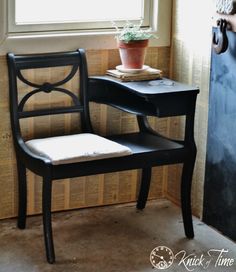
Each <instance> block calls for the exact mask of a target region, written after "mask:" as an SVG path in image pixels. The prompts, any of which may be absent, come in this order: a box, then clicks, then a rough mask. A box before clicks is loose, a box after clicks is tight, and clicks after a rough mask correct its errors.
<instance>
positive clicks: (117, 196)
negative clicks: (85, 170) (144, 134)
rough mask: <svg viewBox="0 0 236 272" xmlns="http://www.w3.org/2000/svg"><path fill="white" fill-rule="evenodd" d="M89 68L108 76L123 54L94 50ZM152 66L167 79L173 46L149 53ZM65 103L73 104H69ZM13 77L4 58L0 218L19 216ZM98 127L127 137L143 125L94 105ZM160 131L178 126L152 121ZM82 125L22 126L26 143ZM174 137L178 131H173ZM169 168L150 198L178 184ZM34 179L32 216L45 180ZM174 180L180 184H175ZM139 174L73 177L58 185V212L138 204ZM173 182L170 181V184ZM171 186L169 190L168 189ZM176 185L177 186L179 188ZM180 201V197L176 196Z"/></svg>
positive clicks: (55, 121) (60, 119)
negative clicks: (11, 99)
mask: <svg viewBox="0 0 236 272" xmlns="http://www.w3.org/2000/svg"><path fill="white" fill-rule="evenodd" d="M87 58H88V68H89V74H90V75H102V74H104V73H105V71H106V70H107V69H111V68H114V67H115V66H116V65H118V64H120V59H119V55H118V51H117V50H89V51H88V52H87ZM146 64H147V65H150V66H152V67H154V68H158V69H162V70H163V72H164V75H165V76H169V68H170V47H160V48H157V47H156V48H149V49H148V52H147V58H146ZM67 72H68V71H67V70H66V69H61V68H56V71H52V69H48V71H46V72H45V71H44V72H42V71H40V70H39V71H37V78H39V79H40V80H42V81H44V80H45V76H46V77H48V79H53V80H57V79H59V78H61V77H63V76H64V75H65V74H66V73H67ZM26 76H27V78H28V79H30V80H32V81H34V80H35V78H36V75H35V72H33V71H28V72H27V74H26ZM76 84H77V83H76V82H72V83H70V85H69V86H67V87H69V88H70V89H72V90H74V91H76V86H77V85H76ZM21 89H22V92H21V95H22V94H23V93H24V92H27V88H26V89H25V86H24V85H23V84H22V85H21ZM52 101H54V100H53V97H51V101H50V103H54V104H55V103H56V104H58V103H62V102H61V101H54V102H52ZM43 103H45V101H44V99H43V97H41V96H40V95H39V97H38V98H35V99H33V100H32V101H31V103H30V105H29V107H32V108H35V109H36V108H37V107H40V105H41V104H43ZM63 103H67V102H66V101H64V100H63ZM8 107H9V105H8V75H7V64H6V58H5V56H0V118H1V122H0V126H1V127H0V188H1V190H0V219H1V218H9V217H14V216H16V214H17V194H18V190H17V178H16V162H15V154H14V149H13V145H12V136H11V129H10V119H9V109H8ZM91 113H92V122H93V125H94V127H95V130H97V131H98V132H99V133H101V134H103V135H104V134H111V133H116V132H127V131H130V132H131V131H135V130H137V123H136V120H135V118H134V117H133V116H131V115H129V114H126V113H122V112H119V111H118V110H116V109H113V108H110V107H107V106H104V105H97V104H94V103H93V104H92V105H91ZM150 122H151V124H152V126H153V127H154V128H155V129H158V130H159V131H160V132H161V133H163V134H166V135H168V134H170V131H171V130H172V129H171V126H173V128H174V130H176V129H177V131H178V128H177V122H176V121H175V120H174V121H170V120H169V119H166V118H165V119H160V120H156V119H154V118H150ZM77 123H78V120H77V118H76V117H72V116H67V117H64V116H56V117H44V118H42V117H40V118H37V120H33V119H27V120H24V122H22V128H23V134H24V135H25V138H26V139H27V138H32V137H35V136H36V135H37V136H44V135H47V134H49V135H51V134H60V133H69V132H74V131H76V126H77ZM172 133H174V132H172ZM167 170H168V168H167V167H156V168H154V170H153V175H152V185H151V191H150V195H149V198H150V199H156V198H163V197H164V196H165V194H166V191H167V184H170V181H168V178H170V177H171V179H170V180H171V182H172V183H175V179H176V178H178V174H176V173H175V174H174V176H173V175H172V170H171V173H170V172H168V171H167ZM27 176H28V214H38V213H40V212H41V178H40V177H38V176H35V175H34V174H32V173H31V172H29V171H28V172H27ZM173 178H174V179H173ZM139 179H140V172H139V171H136V170H135V171H125V172H120V173H112V174H106V175H96V176H89V177H82V178H73V179H70V180H62V181H58V182H55V183H54V186H53V205H52V206H53V210H54V211H58V210H66V209H75V208H82V207H91V206H98V205H108V204H115V203H124V202H131V201H135V200H136V198H137V191H138V188H139ZM167 181H168V182H167ZM168 187H169V186H168ZM175 187H176V186H175V185H174V186H172V188H175ZM173 197H174V196H173Z"/></svg>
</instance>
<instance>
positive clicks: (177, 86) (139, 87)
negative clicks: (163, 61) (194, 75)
mask: <svg viewBox="0 0 236 272" xmlns="http://www.w3.org/2000/svg"><path fill="white" fill-rule="evenodd" d="M90 78H91V79H100V80H104V81H106V82H110V83H113V84H119V86H122V87H124V88H125V89H129V90H130V91H132V92H136V93H138V94H139V95H157V94H168V93H170V94H171V93H182V92H185V93H186V92H195V93H198V92H199V87H197V86H191V85H187V84H184V83H180V82H177V81H174V80H171V79H167V78H162V79H156V80H148V81H132V82H131V81H130V82H122V81H120V80H119V79H116V78H113V77H111V76H93V77H90Z"/></svg>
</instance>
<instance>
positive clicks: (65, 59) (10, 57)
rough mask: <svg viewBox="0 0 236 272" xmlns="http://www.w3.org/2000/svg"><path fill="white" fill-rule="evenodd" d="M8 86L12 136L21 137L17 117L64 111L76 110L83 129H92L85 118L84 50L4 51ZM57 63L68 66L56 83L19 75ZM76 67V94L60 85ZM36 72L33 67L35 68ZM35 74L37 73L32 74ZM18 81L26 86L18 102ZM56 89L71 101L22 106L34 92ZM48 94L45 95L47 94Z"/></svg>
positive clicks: (85, 67)
mask: <svg viewBox="0 0 236 272" xmlns="http://www.w3.org/2000/svg"><path fill="white" fill-rule="evenodd" d="M7 61H8V71H9V88H10V113H11V125H12V131H13V138H14V139H15V140H17V138H21V130H20V119H22V118H29V117H36V116H44V115H55V114H67V113H79V114H80V115H81V127H82V130H83V132H92V126H91V121H90V117H89V104H88V97H87V90H88V72H87V61H86V56H85V51H84V50H83V49H78V50H77V51H74V52H62V53H46V54H33V55H14V54H13V53H8V54H7ZM60 66H70V67H71V70H70V73H69V74H68V75H66V76H65V78H64V79H61V80H59V81H57V82H47V81H46V82H43V83H42V84H39V83H35V82H31V81H29V80H28V79H26V78H25V76H24V75H23V74H24V73H23V70H27V69H38V68H53V67H60ZM78 70H79V82H78V93H77V94H75V93H74V92H72V91H70V90H68V89H67V88H65V87H64V86H62V85H64V84H66V83H67V82H69V81H70V80H71V79H72V78H73V77H74V76H75V75H76V73H77V72H78ZM35 71H37V70H35ZM36 75H37V74H36ZM19 81H21V83H22V82H23V83H24V84H26V85H27V87H29V89H30V91H27V92H26V94H24V96H23V97H22V98H21V99H20V101H19V87H18V85H19ZM27 90H28V88H27ZM52 92H53V93H54V92H59V93H63V94H64V95H66V96H69V98H70V100H71V103H70V105H69V106H59V107H54V108H52V107H48V108H43V109H34V110H27V109H25V108H26V107H25V105H26V104H27V101H28V100H29V99H30V98H31V97H32V96H34V95H36V94H38V93H44V94H45V95H48V94H50V93H52ZM48 97H49V95H48ZM18 140H19V139H18Z"/></svg>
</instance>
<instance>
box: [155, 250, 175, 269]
mask: <svg viewBox="0 0 236 272" xmlns="http://www.w3.org/2000/svg"><path fill="white" fill-rule="evenodd" d="M174 258H175V257H174V253H173V251H172V250H171V249H170V248H168V247H166V246H158V247H156V248H154V249H153V250H152V252H151V254H150V262H151V264H152V265H153V266H154V267H155V268H157V269H163V270H164V269H167V268H169V267H170V266H171V265H172V264H173V262H174Z"/></svg>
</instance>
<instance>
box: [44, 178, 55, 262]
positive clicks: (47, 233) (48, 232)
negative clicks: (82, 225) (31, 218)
mask: <svg viewBox="0 0 236 272" xmlns="http://www.w3.org/2000/svg"><path fill="white" fill-rule="evenodd" d="M51 197H52V180H51V179H49V178H44V179H43V199H42V204H43V229H44V240H45V248H46V256H47V261H48V263H50V264H52V263H54V262H55V253H54V245H53V235H52V219H51Z"/></svg>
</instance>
